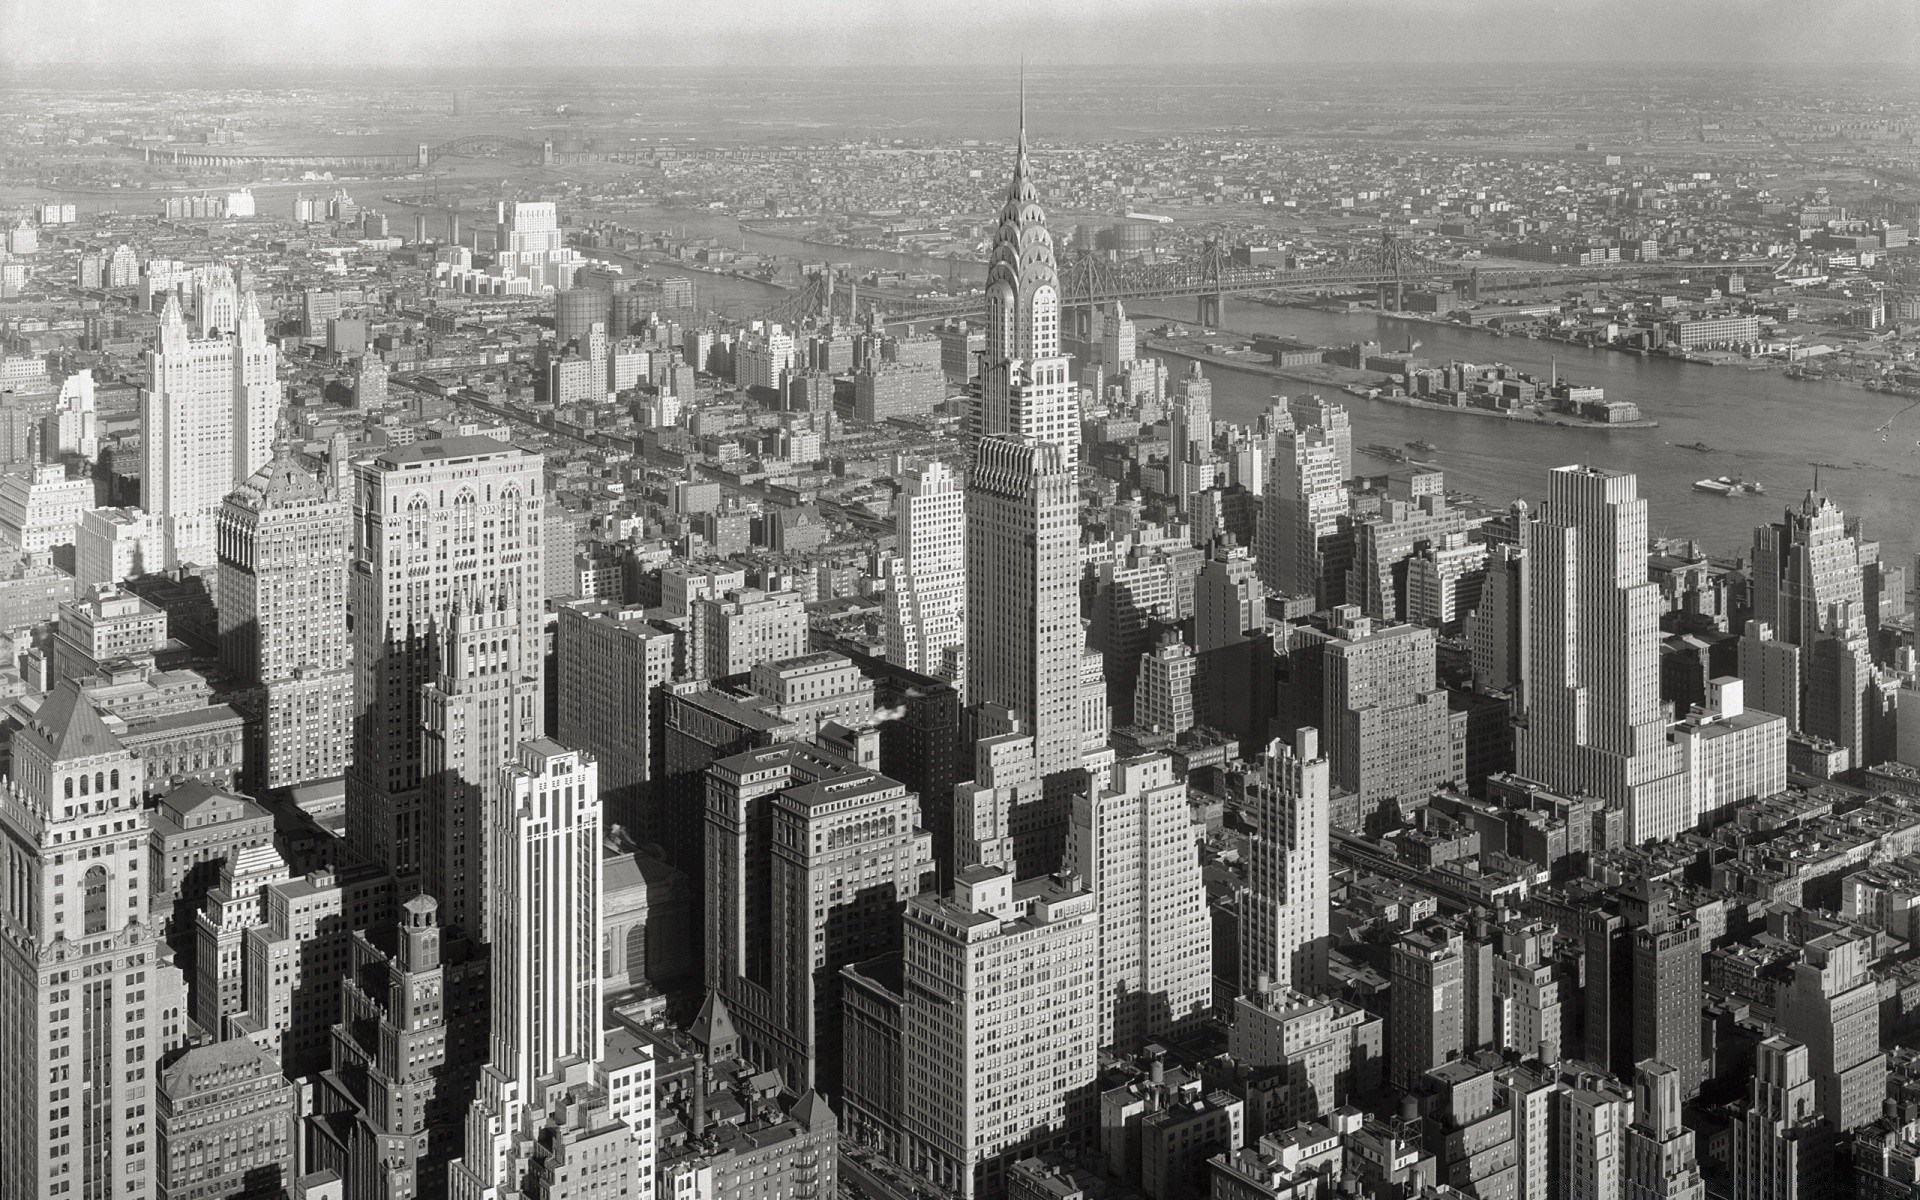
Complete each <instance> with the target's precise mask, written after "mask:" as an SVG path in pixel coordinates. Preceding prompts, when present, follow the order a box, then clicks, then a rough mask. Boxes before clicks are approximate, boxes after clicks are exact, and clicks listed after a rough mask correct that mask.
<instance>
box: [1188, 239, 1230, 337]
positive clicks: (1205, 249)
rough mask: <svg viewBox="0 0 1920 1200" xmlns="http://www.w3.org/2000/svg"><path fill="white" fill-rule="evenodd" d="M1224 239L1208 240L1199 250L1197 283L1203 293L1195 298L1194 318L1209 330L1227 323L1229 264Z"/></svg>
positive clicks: (1228, 252)
mask: <svg viewBox="0 0 1920 1200" xmlns="http://www.w3.org/2000/svg"><path fill="white" fill-rule="evenodd" d="M1229 254H1230V251H1228V249H1227V244H1226V242H1225V240H1224V239H1222V238H1218V237H1213V238H1208V239H1207V242H1206V244H1205V245H1204V246H1202V247H1201V248H1200V261H1199V264H1198V265H1199V282H1200V284H1201V285H1202V287H1203V289H1204V290H1203V291H1201V293H1200V294H1199V296H1198V297H1197V304H1196V309H1197V311H1196V313H1195V318H1196V319H1197V320H1198V321H1199V322H1200V324H1201V325H1202V326H1203V327H1205V328H1209V329H1219V328H1221V327H1222V326H1224V325H1225V324H1226V323H1227V292H1226V275H1227V271H1228V270H1229V268H1230V266H1231V263H1230V261H1229V257H1228V256H1229Z"/></svg>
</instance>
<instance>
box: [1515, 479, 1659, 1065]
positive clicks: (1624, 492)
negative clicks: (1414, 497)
mask: <svg viewBox="0 0 1920 1200" xmlns="http://www.w3.org/2000/svg"><path fill="white" fill-rule="evenodd" d="M1532 522H1533V524H1532V528H1531V530H1530V531H1529V543H1530V544H1529V546H1528V551H1527V571H1528V585H1527V586H1528V593H1529V595H1528V600H1529V603H1530V605H1531V610H1532V611H1531V613H1530V620H1529V623H1528V624H1529V629H1528V633H1529V637H1528V639H1527V644H1526V648H1525V650H1526V662H1525V668H1524V678H1525V679H1526V680H1527V686H1528V689H1529V691H1528V695H1527V709H1528V721H1527V724H1526V725H1525V726H1523V727H1522V728H1521V730H1520V733H1519V739H1518V760H1519V772H1520V774H1521V775H1524V776H1526V777H1527V778H1529V779H1537V780H1539V781H1540V782H1542V783H1545V784H1547V785H1548V786H1550V787H1554V788H1557V789H1560V790H1561V791H1562V792H1563V794H1566V795H1577V794H1579V793H1581V792H1585V793H1587V794H1589V795H1593V796H1598V797H1600V798H1602V799H1604V800H1608V801H1611V802H1612V803H1614V804H1617V805H1621V806H1623V807H1625V809H1626V810H1627V838H1628V840H1629V841H1632V842H1641V841H1644V840H1646V839H1647V838H1654V837H1670V836H1672V835H1673V834H1676V833H1679V832H1680V831H1682V830H1684V829H1686V828H1688V827H1689V826H1690V825H1692V824H1693V820H1692V813H1691V801H1690V798H1689V796H1688V793H1687V788H1686V777H1685V775H1684V774H1682V772H1681V770H1680V763H1679V756H1678V749H1677V748H1676V747H1674V746H1671V745H1669V744H1668V741H1667V725H1668V723H1669V720H1670V717H1669V714H1668V712H1667V710H1666V706H1665V705H1664V704H1663V703H1662V702H1661V699H1660V638H1661V633H1660V587H1659V585H1658V584H1656V583H1652V582H1650V581H1649V580H1648V579H1647V502H1646V501H1645V500H1642V499H1640V496H1639V492H1638V489H1637V487H1636V485H1635V481H1634V477H1633V476H1632V475H1630V474H1627V473H1625V472H1622V471H1607V470H1601V469H1599V468H1597V467H1584V466H1569V467H1556V468H1555V469H1554V470H1553V471H1552V472H1551V473H1550V474H1549V475H1548V479H1547V501H1546V504H1545V505H1543V506H1542V507H1541V509H1540V510H1539V511H1538V512H1537V513H1535V514H1533V517H1532ZM1674 1065H1676V1066H1677V1065H1680V1064H1674Z"/></svg>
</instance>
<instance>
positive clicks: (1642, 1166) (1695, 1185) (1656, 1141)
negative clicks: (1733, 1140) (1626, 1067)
mask: <svg viewBox="0 0 1920 1200" xmlns="http://www.w3.org/2000/svg"><path fill="white" fill-rule="evenodd" d="M1681 1100H1682V1091H1681V1087H1680V1072H1679V1071H1678V1070H1677V1069H1676V1068H1674V1067H1671V1066H1668V1065H1667V1064H1666V1063H1663V1062H1661V1061H1659V1060H1658V1059H1648V1060H1647V1061H1645V1062H1643V1063H1641V1064H1640V1066H1639V1069H1638V1070H1637V1071H1636V1072H1635V1074H1634V1081H1633V1124H1631V1125H1629V1126H1628V1127H1627V1188H1626V1200H1705V1197H1706V1194H1707V1184H1706V1181H1705V1180H1703V1179H1702V1178H1701V1177H1700V1170H1699V1164H1698V1162H1697V1160H1696V1159H1695V1157H1694V1152H1693V1130H1691V1129H1688V1128H1687V1127H1686V1126H1685V1125H1682V1124H1681V1123H1680V1106H1681Z"/></svg>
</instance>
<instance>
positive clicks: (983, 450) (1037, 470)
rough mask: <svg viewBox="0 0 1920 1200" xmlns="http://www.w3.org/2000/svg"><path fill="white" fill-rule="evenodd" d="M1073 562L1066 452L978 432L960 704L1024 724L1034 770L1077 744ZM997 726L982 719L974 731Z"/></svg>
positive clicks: (1074, 507) (1074, 750)
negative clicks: (963, 683)
mask: <svg viewBox="0 0 1920 1200" xmlns="http://www.w3.org/2000/svg"><path fill="white" fill-rule="evenodd" d="M1080 570H1081V568H1080V496H1079V487H1078V483H1077V482H1076V479H1075V474H1074V470H1073V466H1072V463H1071V462H1070V461H1069V459H1068V458H1067V456H1066V454H1065V452H1064V451H1063V450H1062V449H1061V447H1059V446H1057V445H1052V444H1049V443H1046V442H1040V441H1035V440H1033V439H1032V438H1012V437H1001V436H994V437H988V438H985V439H983V440H982V441H981V442H980V445H979V448H978V454H977V456H976V457H975V459H974V464H973V474H972V476H971V477H970V478H969V479H968V481H967V573H966V574H967V681H966V700H967V706H968V707H969V708H972V709H975V710H980V709H983V708H987V707H991V708H994V709H999V710H1004V711H1005V713H1006V714H1007V716H1009V717H1010V718H1011V722H1012V723H1013V724H1015V725H1016V726H1017V728H1018V729H1019V731H1020V732H1022V733H1027V734H1031V735H1032V736H1033V739H1034V753H1035V754H1036V755H1037V757H1038V758H1039V760H1040V774H1041V776H1042V777H1043V778H1046V777H1049V776H1054V775H1058V774H1060V773H1062V772H1065V771H1069V770H1072V769H1074V768H1076V767H1078V766H1079V765H1080V757H1081V753H1082V749H1083V747H1082V740H1083V739H1082V735H1083V733H1084V730H1083V729H1082V719H1081V714H1080V656H1081V652H1082V650H1083V648H1084V646H1085V643H1086V635H1085V634H1084V633H1083V632H1082V630H1081V627H1080ZM1006 732H1011V730H1009V729H1004V728H993V727H992V723H991V722H988V721H983V722H982V725H981V735H982V736H987V735H989V733H1006ZM1061 816H1062V818H1063V819H1064V816H1065V812H1064V810H1063V811H1062V813H1061Z"/></svg>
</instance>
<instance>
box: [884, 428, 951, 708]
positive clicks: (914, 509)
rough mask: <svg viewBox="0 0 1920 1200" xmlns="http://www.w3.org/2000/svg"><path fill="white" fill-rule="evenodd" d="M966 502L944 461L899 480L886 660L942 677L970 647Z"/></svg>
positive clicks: (911, 472) (888, 603) (887, 601)
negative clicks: (952, 658) (953, 653)
mask: <svg viewBox="0 0 1920 1200" xmlns="http://www.w3.org/2000/svg"><path fill="white" fill-rule="evenodd" d="M966 504H967V498H966V491H965V489H964V488H963V487H962V485H961V482H960V480H958V479H956V478H955V477H954V474H953V472H952V470H951V469H950V468H948V466H947V465H946V464H945V463H943V462H938V461H935V462H930V463H928V464H927V465H926V466H924V467H921V468H920V469H919V470H917V471H910V472H908V473H907V474H906V475H905V476H903V477H902V478H901V480H900V494H899V495H898V496H896V497H895V498H894V501H893V528H894V537H895V540H896V541H897V542H898V550H899V554H900V558H899V560H898V561H899V565H898V568H897V569H896V571H895V574H894V577H893V581H892V584H891V586H889V587H888V588H887V595H886V604H885V612H886V627H887V661H888V662H891V663H896V664H898V665H900V666H902V667H905V668H906V669H907V670H909V671H918V672H920V673H921V674H922V675H941V674H942V664H943V663H944V662H945V661H947V658H948V655H949V651H950V649H960V650H964V648H965V645H966V640H967V633H966V612H967V508H966Z"/></svg>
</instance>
